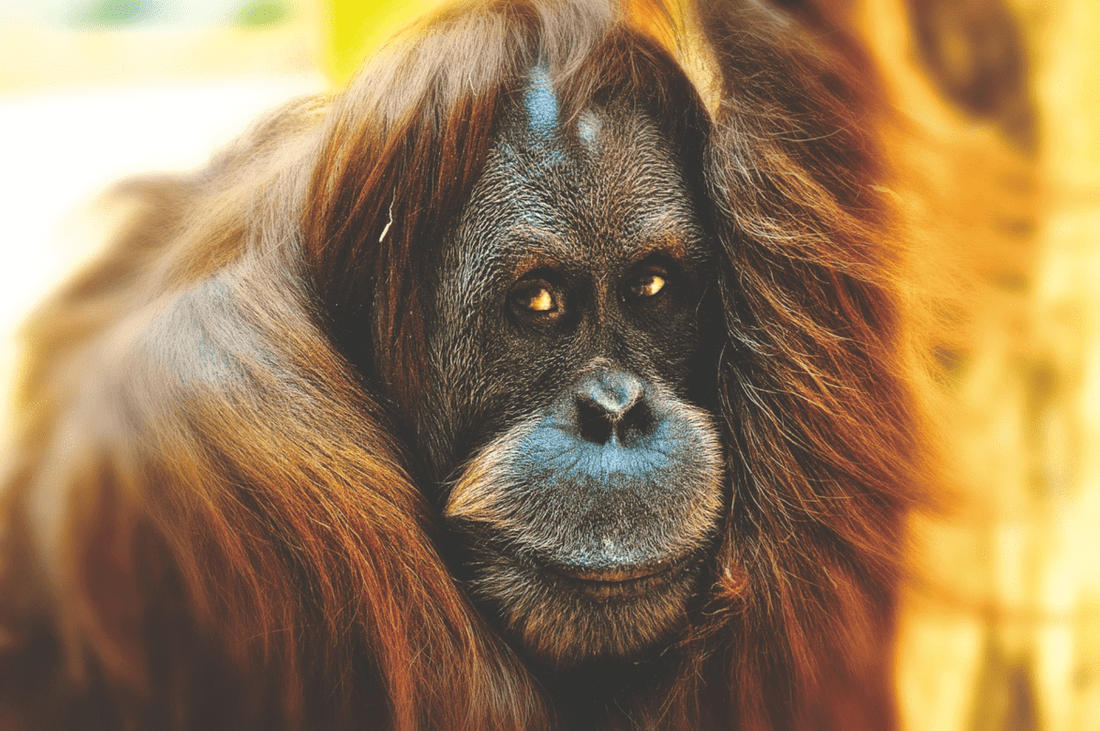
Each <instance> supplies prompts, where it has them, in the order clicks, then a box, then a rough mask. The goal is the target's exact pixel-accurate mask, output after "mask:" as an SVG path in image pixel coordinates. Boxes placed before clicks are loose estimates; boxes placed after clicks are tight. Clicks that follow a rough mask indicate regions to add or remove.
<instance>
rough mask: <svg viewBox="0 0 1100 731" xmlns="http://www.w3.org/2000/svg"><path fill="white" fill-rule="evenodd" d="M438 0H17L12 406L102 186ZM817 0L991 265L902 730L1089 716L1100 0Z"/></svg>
mask: <svg viewBox="0 0 1100 731" xmlns="http://www.w3.org/2000/svg"><path fill="white" fill-rule="evenodd" d="M435 4H436V3H435V2H433V0H416V1H406V2H399V1H398V0H373V1H368V0H361V1H359V2H354V1H353V0H330V1H329V2H322V1H321V0H117V1H111V0H0V213H2V216H3V224H4V225H3V228H2V231H3V233H2V234H0V237H2V238H0V241H3V249H2V251H3V259H2V263H0V384H2V385H0V412H2V413H3V414H8V413H10V412H9V410H10V405H9V404H10V399H11V388H10V384H12V383H13V382H14V381H15V380H16V379H17V376H18V367H17V363H18V352H19V350H18V338H17V332H18V326H19V323H20V322H21V321H22V320H23V319H24V318H25V317H26V315H27V314H28V312H29V311H30V310H31V308H33V306H34V304H35V303H36V302H37V301H38V300H40V299H41V298H42V297H43V296H44V295H45V294H46V293H47V292H48V291H49V290H50V288H51V287H52V286H53V285H55V284H56V283H58V282H59V281H60V280H61V279H63V278H64V277H65V275H66V274H67V273H69V272H71V271H73V270H74V269H75V268H76V267H78V266H79V265H80V264H81V262H83V261H86V260H87V258H88V257H90V256H92V255H93V254H94V253H95V251H96V249H97V247H98V245H99V244H100V243H101V242H102V240H103V237H104V234H105V232H106V231H108V230H109V228H110V225H111V218H110V215H109V212H108V211H105V210H103V209H102V207H100V206H97V205H96V199H97V196H98V195H99V194H100V193H101V192H102V191H103V190H104V189H105V187H106V186H107V185H109V184H110V183H111V182H113V181H115V180H118V179H119V178H122V177H124V176H126V175H129V174H133V173H141V172H147V171H160V170H187V169H193V168H196V167H198V166H201V165H202V164H203V163H204V162H205V161H206V160H207V159H208V158H209V157H210V155H211V153H212V152H213V151H214V150H216V149H217V148H218V147H219V146H221V145H223V144H225V143H226V142H228V141H229V140H231V139H232V138H233V137H234V136H236V135H237V134H238V133H240V132H241V131H242V130H243V129H244V128H245V127H246V126H247V125H248V123H249V122H250V121H252V120H253V119H255V118H256V117H257V116H259V115H260V114H261V113H262V112H264V111H265V110H267V109H269V108H272V107H274V106H277V105H278V104H280V103H281V102H283V101H285V100H287V99H290V98H293V97H296V96H299V95H303V94H311V93H323V92H326V91H328V90H331V89H333V88H338V87H339V85H340V84H341V83H343V81H344V80H346V78H347V77H348V76H349V75H350V73H351V71H352V69H354V67H355V66H356V65H357V63H358V61H359V60H360V59H361V58H362V57H363V56H364V54H365V53H368V52H369V50H370V49H371V48H373V47H375V46H377V45H378V44H379V43H380V42H381V41H382V40H383V39H384V38H385V37H386V36H387V35H389V34H390V32H391V31H392V30H393V29H394V27H396V26H400V25H401V24H403V23H405V22H407V21H408V20H409V19H411V18H412V17H414V16H416V15H418V14H419V13H420V12H422V11H423V10H424V9H425V8H427V7H431V6H433V5H435ZM819 5H821V6H823V7H826V8H828V9H829V11H830V12H835V13H838V14H843V15H844V16H845V17H846V18H848V21H847V22H851V23H852V24H853V25H855V26H856V27H858V28H859V29H861V30H862V32H863V34H864V35H865V37H866V38H867V39H868V41H869V43H870V45H871V47H872V50H873V52H874V53H875V55H876V56H877V57H878V58H879V60H880V62H881V63H882V64H883V67H884V68H885V69H886V71H887V74H886V75H887V77H888V79H889V81H890V83H891V85H892V89H893V93H894V96H895V98H896V102H897V104H898V106H899V107H900V108H901V110H902V112H903V114H904V115H906V118H907V119H910V120H913V121H915V122H916V124H915V125H914V128H915V129H918V130H919V132H918V133H916V134H913V135H912V139H911V140H908V141H907V142H905V143H904V144H900V145H899V147H900V148H901V150H902V153H901V156H902V157H903V158H904V159H905V162H906V164H908V165H909V166H910V167H911V168H912V169H913V170H914V171H915V173H914V176H913V179H912V182H911V186H912V190H908V191H905V192H906V193H907V194H909V195H910V196H911V197H912V199H913V200H914V201H918V202H919V203H915V204H914V208H915V209H916V210H915V212H914V217H915V219H917V220H920V221H923V223H924V224H925V228H926V230H928V231H931V232H932V235H933V236H937V237H942V239H943V241H944V242H945V243H944V244H943V246H944V248H945V249H950V248H956V249H960V250H965V251H973V252H975V253H974V254H973V256H972V259H973V261H972V268H973V269H974V270H975V271H976V272H977V274H978V278H979V279H980V280H981V284H980V286H978V287H976V289H975V290H974V291H973V292H970V291H968V292H966V293H964V294H963V295H961V296H960V299H967V300H969V303H968V304H967V305H966V306H965V309H967V312H966V314H965V316H960V317H959V319H960V320H961V321H965V322H966V323H967V324H966V327H965V328H963V329H962V331H961V332H963V333H965V334H964V335H961V336H959V338H958V339H957V341H954V342H947V343H945V344H944V345H943V348H942V350H943V355H944V361H945V363H946V365H945V369H946V371H947V372H948V374H949V376H948V378H947V379H946V381H945V383H946V385H945V391H946V393H947V398H948V400H949V402H950V413H951V417H950V422H951V423H950V424H948V425H947V431H948V433H949V434H950V437H949V441H950V442H951V444H950V445H949V447H950V449H951V451H952V452H953V453H954V454H956V455H957V459H958V462H959V465H958V468H957V472H958V476H959V482H960V484H961V485H962V486H963V489H964V491H965V492H966V497H967V499H966V500H965V501H964V503H965V507H964V508H963V509H962V510H960V511H957V512H956V513H955V514H954V515H953V516H952V517H950V518H949V519H947V518H934V519H922V520H918V521H916V523H915V531H914V535H915V554H916V555H917V556H919V560H918V566H917V571H916V572H915V576H916V578H915V580H914V582H913V587H912V590H911V591H910V592H909V596H907V597H906V601H905V604H904V607H905V611H904V621H903V628H902V634H901V638H900V644H899V674H898V683H899V687H900V690H901V696H902V703H903V713H904V717H905V721H906V726H907V728H908V729H910V730H911V731H956V730H957V731H1002V730H1004V731H1033V730H1034V731H1038V730H1042V731H1095V730H1096V729H1100V53H1097V52H1096V51H1095V50H1094V49H1095V39H1096V38H1100V2H1096V0H908V2H907V3H905V2H904V1H903V0H819ZM907 8H908V9H913V8H917V9H920V10H921V11H922V12H923V16H922V17H924V18H926V19H931V20H930V21H929V22H928V24H927V25H926V26H921V25H920V24H919V23H914V22H913V16H911V15H909V14H908V13H907ZM991 9H992V10H991ZM1006 22H1007V23H1009V24H1010V25H1011V26H1012V27H1013V28H1015V31H1013V32H1008V33H1007V34H1006V32H1005V28H1006V27H1008V26H1006V25H1005V23H1006ZM1006 38H1008V40H1006ZM975 49H976V50H975ZM1013 58H1026V59H1027V65H1026V66H1018V65H1014V62H1013V61H1012V59H1013ZM991 59H992V60H991ZM930 69H933V70H934V71H935V73H934V74H932V76H935V77H936V78H938V82H936V81H930V80H929V79H930V76H929V73H928V72H929V70H930ZM948 100H952V101H954V102H955V103H954V104H951V103H949V102H948ZM968 104H969V105H970V106H969V107H968V106H967V105H968ZM960 109H962V110H963V111H965V112H966V113H962V112H960ZM6 421H7V420H6V419H0V430H3V429H6V428H7V426H6Z"/></svg>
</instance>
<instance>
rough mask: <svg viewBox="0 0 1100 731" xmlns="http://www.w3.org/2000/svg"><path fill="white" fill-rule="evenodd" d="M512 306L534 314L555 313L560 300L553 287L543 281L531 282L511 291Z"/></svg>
mask: <svg viewBox="0 0 1100 731" xmlns="http://www.w3.org/2000/svg"><path fill="white" fill-rule="evenodd" d="M512 306H513V307H515V308H516V309H518V310H520V311H522V312H525V313H531V314H534V315H557V314H559V313H560V312H561V301H560V298H559V297H558V294H557V292H555V291H554V288H553V287H551V286H550V285H549V284H547V283H545V282H531V283H528V284H525V285H522V286H520V287H519V288H518V289H516V290H515V291H514V292H513V293H512Z"/></svg>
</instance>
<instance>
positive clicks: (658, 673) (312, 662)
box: [0, 0, 929, 731]
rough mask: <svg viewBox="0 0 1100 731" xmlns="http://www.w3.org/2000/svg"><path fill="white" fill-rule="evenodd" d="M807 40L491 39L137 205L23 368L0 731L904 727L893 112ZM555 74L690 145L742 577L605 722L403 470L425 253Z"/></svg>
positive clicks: (475, 28) (364, 86) (140, 196)
mask: <svg viewBox="0 0 1100 731" xmlns="http://www.w3.org/2000/svg"><path fill="white" fill-rule="evenodd" d="M779 6H782V7H779ZM815 8H816V5H814V4H812V3H808V4H802V3H796V2H783V3H777V4H776V5H775V6H773V5H770V4H768V3H765V2H761V1H757V0H729V1H727V2H718V1H717V0H711V1H704V2H700V3H699V4H698V8H696V12H697V18H696V21H697V23H698V27H700V28H702V29H703V32H704V35H703V36H701V37H694V36H692V37H689V36H687V35H685V34H684V31H683V29H682V28H681V27H680V26H679V24H678V23H677V22H676V21H675V20H674V19H673V18H672V17H671V16H670V15H669V14H668V13H665V12H664V11H663V10H662V9H661V8H660V7H658V6H656V5H654V4H646V3H638V4H637V7H635V9H634V11H633V12H631V13H627V12H621V11H620V10H619V9H617V7H614V6H607V5H604V4H602V3H597V2H590V1H587V0H571V1H568V2H567V1H565V0H562V1H560V2H544V3H537V4H535V3H532V2H523V1H520V0H515V1H514V2H489V3H467V4H464V5H463V6H462V7H461V9H457V10H454V11H451V12H448V13H445V14H443V15H441V16H439V17H437V18H435V19H433V20H432V21H431V22H430V23H428V24H427V25H425V26H424V27H423V28H421V29H420V30H419V31H418V32H417V33H416V34H415V35H414V36H412V37H411V38H409V39H407V40H406V41H405V42H404V43H402V44H397V45H394V46H392V47H391V49H390V50H389V51H388V52H387V53H386V54H384V55H383V56H382V57H381V58H380V59H377V60H376V61H375V62H374V63H373V64H372V65H370V66H368V67H367V68H366V69H365V70H364V71H363V72H362V73H361V74H360V75H359V77H358V78H357V79H356V80H355V81H354V82H353V83H352V84H351V86H350V87H349V88H348V89H347V90H346V91H344V92H342V93H340V94H338V95H337V96H335V97H333V98H332V99H324V98H318V99H309V100H304V101H301V102H297V103H295V104H292V105H289V106H288V107H286V108H284V109H282V110H280V111H278V112H276V113H275V114H273V115H271V116H270V117H269V118H267V119H265V120H263V121H262V122H260V123H259V124H258V125H257V126H256V127H254V128H253V129H252V130H251V131H250V132H249V133H248V134H247V135H246V136H244V137H243V138H242V139H241V140H239V141H238V142H237V143H236V144H235V145H234V146H233V147H231V148H230V149H228V150H226V151H224V152H223V153H221V154H220V156H218V157H217V158H216V159H215V160H214V161H213V163H212V164H211V165H210V166H209V167H208V168H206V169H205V170H203V171H201V172H199V173H197V174H195V175H191V176H184V177H175V178H156V179H150V180H145V181H138V182H134V183H131V184H129V185H127V186H124V187H123V188H122V189H121V190H120V194H123V195H125V194H129V193H132V194H133V195H134V196H135V197H136V200H137V201H138V202H139V206H140V211H139V213H138V215H137V216H136V217H135V219H134V221H133V223H132V225H130V226H129V227H128V228H126V229H125V231H123V232H122V234H121V235H120V236H119V237H118V238H117V240H116V241H115V243H114V245H113V247H112V248H111V249H110V251H108V252H107V253H106V254H105V255H104V256H103V257H102V258H101V259H100V260H99V261H98V262H97V263H96V264H95V265H93V266H92V267H91V268H89V269H88V270H87V271H86V272H84V273H83V274H82V275H81V276H80V277H78V278H77V279H76V280H75V281H73V282H72V283H70V284H69V285H68V286H67V287H66V288H65V289H64V290H62V291H61V292H60V293H59V294H57V295H56V296H55V297H54V298H53V299H52V300H51V301H50V302H49V303H48V304H47V305H46V306H45V307H44V308H43V309H42V310H41V311H40V312H39V313H38V315H37V316H36V318H35V319H34V321H33V323H32V324H31V326H30V328H29V331H28V332H30V333H32V343H31V354H30V364H29V366H28V370H27V377H26V381H25V383H24V385H23V391H22V409H23V411H22V413H23V417H22V419H23V420H22V422H21V425H20V431H19V438H18V441H17V444H16V448H15V450H14V452H13V458H14V459H13V463H12V468H11V470H10V472H9V473H8V477H7V486H6V488H5V491H4V493H3V500H4V502H3V513H2V516H3V524H2V525H3V529H2V530H3V532H2V533H0V540H2V543H0V561H2V563H0V728H2V729H5V730H6V729H47V728H48V729H81V730H82V731H83V730H88V729H122V728H126V729H162V728H163V729H221V728H224V729H264V730H265V731H268V730H274V729H291V728H307V729H333V730H335V729H345V728H346V729H351V728H392V729H426V728H433V729H527V730H530V729H540V728H563V727H570V726H572V727H576V728H591V727H592V726H593V725H601V726H603V727H606V728H650V727H654V728H670V729H717V728H734V729H755V730H757V731H767V730H770V731H794V730H797V729H803V730H809V729H819V730H822V731H824V730H826V729H837V730H839V729H844V730H845V731H860V730H866V731H887V730H888V729H891V728H894V727H895V726H896V718H895V716H896V711H895V704H894V699H893V693H894V688H893V650H892V637H893V631H894V619H895V611H896V606H895V605H896V594H897V587H898V582H899V577H900V574H901V562H902V555H903V544H904V540H903V524H904V518H905V515H906V513H907V511H909V510H910V509H911V508H912V507H913V506H914V505H915V504H917V502H918V501H919V500H921V499H922V496H923V495H924V494H925V493H926V491H927V489H928V483H929V470H928V467H927V458H926V449H925V446H924V443H923V439H924V435H926V434H927V433H928V429H927V426H926V424H925V423H924V420H923V419H924V417H923V416H922V407H921V405H920V403H919V399H918V397H917V395H916V394H915V392H914V387H913V386H912V385H911V384H912V383H913V382H914V368H915V366H914V363H915V360H914V343H913V341H912V337H911V332H910V328H909V319H908V318H909V315H908V314H907V312H906V310H905V308H904V305H903V301H904V297H903V296H904V294H905V283H906V277H907V273H906V268H905V262H904V260H903V247H902V246H901V245H900V244H899V242H898V226H897V225H896V222H895V219H894V214H893V213H892V209H891V203H890V200H889V196H888V194H887V193H886V192H885V190H884V189H883V187H881V186H882V185H884V184H888V183H889V179H888V177H889V176H888V173H887V171H885V170H884V169H883V167H882V164H881V159H882V156H881V154H880V149H879V141H878V139H877V137H876V135H877V131H878V129H879V122H880V121H881V110H880V109H879V108H878V98H879V97H878V95H879V90H878V82H877V80H876V78H875V77H874V74H873V72H872V71H871V70H870V69H871V66H872V65H871V63H870V62H869V60H868V59H867V58H866V57H865V56H864V55H863V53H862V52H861V51H860V48H859V46H858V44H857V43H856V42H855V41H854V39H852V38H851V37H849V36H848V35H847V34H846V33H845V32H844V30H843V29H842V28H841V27H840V26H838V25H834V24H833V22H832V21H831V20H830V19H829V18H827V17H825V16H824V15H822V14H821V13H819V12H818V11H817V10H816V9H815ZM689 40H690V41H691V42H692V44H694V45H693V46H692V47H693V48H694V49H695V50H694V53H695V54H696V55H695V56H693V59H694V61H696V62H698V64H697V65H698V66H699V67H703V68H706V69H709V71H710V75H709V78H707V79H706V81H705V82H704V80H703V77H702V76H700V80H699V82H698V83H699V84H700V87H701V88H700V91H701V93H702V97H703V98H704V99H707V100H708V101H709V102H710V104H709V106H710V107H711V108H710V109H709V110H704V107H702V106H700V103H699V101H698V98H697V95H696V92H695V91H694V90H692V89H691V88H690V87H687V88H685V84H684V82H683V81H682V79H683V78H684V77H683V76H682V75H681V72H680V71H679V70H678V67H677V64H676V62H675V61H674V60H673V55H672V54H673V53H674V52H676V51H677V50H683V51H686V50H688V47H689V46H691V45H692V44H689V43H688V41H689ZM680 41H683V43H684V45H683V47H677V46H675V45H674V44H675V43H678V42H680ZM536 65H542V66H543V67H545V68H546V69H548V73H549V77H550V79H551V80H552V84H553V86H554V88H555V89H556V90H558V93H559V96H560V98H561V100H562V102H561V103H562V114H563V115H566V116H569V115H576V114H579V113H580V112H581V111H583V110H584V109H585V108H586V105H587V104H588V103H589V102H590V101H591V100H592V99H594V98H596V97H598V96H599V95H600V94H605V93H607V92H608V91H609V90H610V91H614V92H617V93H621V92H624V91H625V92H627V93H631V94H638V95H642V94H643V93H644V98H643V97H642V96H639V103H640V104H642V105H644V106H645V108H646V109H647V110H648V113H650V114H659V115H662V116H663V118H664V120H665V124H666V126H667V127H668V128H669V129H673V130H679V134H680V135H681V136H682V138H683V140H684V141H683V142H682V144H683V146H684V148H685V152H684V154H685V155H689V156H690V155H691V154H694V155H696V156H697V157H698V160H699V162H698V166H699V170H698V171H696V172H699V173H701V176H702V183H701V184H702V187H703V190H702V191H701V194H702V195H703V196H704V197H705V199H706V205H707V214H706V215H707V218H708V221H707V226H708V228H709V229H710V230H711V235H712V237H713V246H714V263H713V271H712V276H714V278H715V279H714V284H715V286H716V287H717V292H718V294H719V298H718V299H720V302H718V303H716V306H717V307H718V308H719V310H720V313H719V320H720V322H719V323H718V327H717V330H718V334H717V335H716V336H715V338H716V342H713V343H709V344H708V347H709V348H711V349H712V351H713V353H714V360H715V361H716V364H715V365H714V366H713V367H714V368H715V370H714V371H713V372H714V378H715V384H716V386H715V387H716V389H717V398H716V400H715V405H714V412H713V413H712V414H710V417H709V418H711V419H713V421H714V423H715V424H717V427H718V433H719V438H720V441H721V446H722V451H723V453H724V455H725V480H726V484H725V487H724V490H725V491H726V496H727V497H726V504H728V505H729V508H728V511H727V513H726V514H725V515H724V516H723V525H722V527H721V535H720V538H719V545H718V548H717V550H716V552H715V553H714V555H713V556H711V558H710V560H709V561H708V563H707V564H706V567H705V577H704V583H703V589H702V590H701V596H699V597H698V601H697V602H696V603H695V605H693V606H694V607H695V608H694V609H693V610H692V613H691V615H690V617H688V619H687V626H686V627H684V628H683V629H682V631H681V632H680V633H679V634H678V635H677V636H676V637H675V638H674V639H673V640H672V641H671V642H670V643H669V644H668V647H667V648H666V649H665V651H664V652H663V653H661V654H660V656H659V657H658V658H657V659H655V660H649V661H647V663H648V664H647V665H646V666H645V667H644V668H643V670H642V674H641V675H642V676H644V678H645V681H644V683H640V684H637V685H635V684H633V681H630V682H624V683H623V684H622V685H623V686H624V687H619V688H618V689H617V690H616V691H615V694H614V696H613V697H608V698H605V699H603V700H602V701H598V702H595V703H594V705H592V706H591V707H590V706H588V705H578V704H576V703H573V702H572V701H571V697H572V694H573V693H574V692H579V691H578V689H577V688H576V687H573V686H571V685H570V683H569V680H568V678H566V679H561V678H549V679H548V678H547V676H546V675H545V674H544V673H542V672H541V671H540V670H539V669H538V667H536V666H535V665H533V664H532V663H530V662H529V661H528V660H525V659H524V657H523V656H522V655H521V654H519V653H518V652H517V651H516V650H515V649H513V648H511V647H510V646H509V645H508V644H506V642H505V641H504V640H502V639H501V635H500V634H499V633H498V630H499V628H496V627H495V626H493V625H492V624H491V623H490V622H489V621H487V620H486V619H485V618H484V617H483V616H482V614H481V613H480V612H479V611H478V610H477V609H476V608H475V607H474V605H473V604H472V603H471V601H470V599H469V598H468V597H467V596H466V594H465V593H464V591H463V589H462V588H460V586H459V585H457V584H456V581H455V579H454V578H453V577H454V567H453V566H452V564H451V563H450V561H451V557H450V556H449V555H447V553H446V550H445V546H446V545H447V543H446V541H444V540H443V539H442V538H441V531H440V527H439V523H440V521H439V510H440V505H439V503H438V502H437V500H438V495H437V492H436V489H435V486H434V484H432V480H433V479H435V478H437V477H438V475H433V474H431V473H432V470H430V469H428V468H427V467H426V464H427V462H426V461H425V456H424V455H423V454H420V453H418V449H417V447H416V446H415V445H417V444H419V443H420V440H421V438H422V435H420V434H419V433H418V431H417V430H418V426H417V423H416V421H417V419H416V418H415V415H414V412H415V411H416V405H417V404H419V403H421V400H422V398H423V394H424V393H426V392H427V389H429V388H430V384H427V383H425V382H424V378H425V373H426V371H425V368H424V365H423V364H425V363H428V362H429V361H430V356H431V355H432V354H431V353H429V352H428V350H427V343H428V341H429V337H428V336H429V330H428V329H429V328H430V324H429V322H428V321H427V320H426V315H425V313H426V312H427V308H428V304H427V303H426V302H425V301H424V298H425V296H426V291H427V289H428V288H427V285H426V283H428V282H430V281H432V277H433V276H434V272H433V271H432V270H431V267H432V266H433V262H438V261H439V257H440V252H439V251H438V250H437V248H438V245H439V242H441V241H444V240H446V237H447V235H448V230H449V227H450V226H451V225H452V224H453V222H454V220H455V217H456V216H457V215H458V214H459V212H460V211H461V210H462V207H463V205H464V203H465V201H466V200H467V198H468V197H469V194H470V191H471V188H472V186H473V185H474V183H475V181H476V180H477V179H478V176H479V174H480V172H481V170H482V168H483V165H484V163H485V160H486V156H487V155H488V154H489V150H490V148H491V145H492V142H493V135H494V132H495V130H497V129H498V127H499V124H500V121H501V119H502V116H503V115H504V114H505V113H506V112H507V110H508V109H509V108H510V106H511V105H513V104H514V99H515V97H516V95H517V94H518V93H519V91H520V90H521V89H522V88H523V85H524V84H525V83H526V80H527V78H528V74H529V70H530V69H531V68H532V67H533V66H536ZM692 110H699V111H698V112H697V113H696V112H692ZM693 114H696V116H698V115H699V114H701V115H703V116H704V117H705V118H703V119H694V118H693V117H692V115H693ZM691 135H696V136H697V137H698V139H694V141H692V139H689V138H690V137H691ZM690 149H694V150H695V152H694V153H690ZM430 448H431V447H430V446H426V447H424V449H428V450H430ZM631 672H637V671H631ZM630 677H631V678H633V677H640V676H636V675H631V676H630Z"/></svg>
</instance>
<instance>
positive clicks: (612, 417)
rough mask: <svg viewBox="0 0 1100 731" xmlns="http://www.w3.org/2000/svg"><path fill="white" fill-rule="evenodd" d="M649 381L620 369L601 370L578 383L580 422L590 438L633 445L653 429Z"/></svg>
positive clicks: (578, 417) (592, 440)
mask: <svg viewBox="0 0 1100 731" xmlns="http://www.w3.org/2000/svg"><path fill="white" fill-rule="evenodd" d="M647 401H648V400H647V398H646V389H645V383H643V382H642V380H641V379H640V378H638V377H637V376H634V375H632V374H630V373H627V372H626V371H623V370H620V369H606V370H599V371H597V372H595V373H593V374H592V375H590V376H588V377H587V378H585V379H584V380H583V381H581V383H580V384H579V385H578V386H577V391H576V404H577V425H578V428H579V431H580V434H581V437H583V438H584V439H585V440H586V441H589V442H592V443H594V444H607V443H609V442H615V441H617V442H619V443H620V444H622V445H623V446H631V444H633V442H634V441H635V440H637V439H639V438H641V437H644V436H645V435H647V434H648V433H649V432H650V431H652V428H653V414H652V410H651V409H650V407H649V404H648V402H647Z"/></svg>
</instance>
